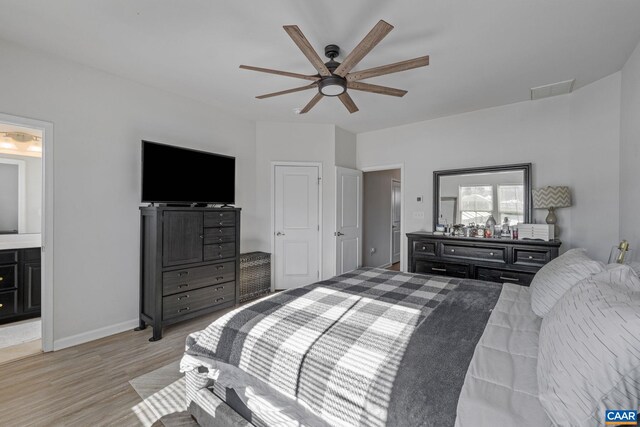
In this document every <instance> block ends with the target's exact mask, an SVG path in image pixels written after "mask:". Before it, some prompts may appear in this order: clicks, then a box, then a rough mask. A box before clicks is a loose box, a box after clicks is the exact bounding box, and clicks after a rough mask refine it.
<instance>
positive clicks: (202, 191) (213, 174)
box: [142, 141, 236, 205]
mask: <svg viewBox="0 0 640 427" xmlns="http://www.w3.org/2000/svg"><path fill="white" fill-rule="evenodd" d="M235 178H236V159H235V157H230V156H223V155H220V154H213V153H207V152H204V151H197V150H191V149H187V148H180V147H174V146H171V145H166V144H158V143H157V142H150V141H142V202H143V203H173V204H191V203H219V204H228V205H232V204H234V203H235Z"/></svg>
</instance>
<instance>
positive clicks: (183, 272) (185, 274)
mask: <svg viewBox="0 0 640 427" xmlns="http://www.w3.org/2000/svg"><path fill="white" fill-rule="evenodd" d="M188 275H189V272H188V271H181V272H180V273H178V277H182V276H188Z"/></svg>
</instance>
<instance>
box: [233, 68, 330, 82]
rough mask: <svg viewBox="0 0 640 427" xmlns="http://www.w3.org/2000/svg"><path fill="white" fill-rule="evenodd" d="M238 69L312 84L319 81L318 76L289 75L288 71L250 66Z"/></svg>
mask: <svg viewBox="0 0 640 427" xmlns="http://www.w3.org/2000/svg"><path fill="white" fill-rule="evenodd" d="M240 68H242V69H243V70H251V71H259V72H261V73H269V74H277V75H279V76H286V77H294V78H296V79H304V80H312V81H314V82H315V81H316V80H320V77H318V76H307V75H305V74H298V73H290V72H289V71H280V70H272V69H271V68H261V67H252V66H251V65H241V66H240Z"/></svg>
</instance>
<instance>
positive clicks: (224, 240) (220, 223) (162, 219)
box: [136, 206, 240, 341]
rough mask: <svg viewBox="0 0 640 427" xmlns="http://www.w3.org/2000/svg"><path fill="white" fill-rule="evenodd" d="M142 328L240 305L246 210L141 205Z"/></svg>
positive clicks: (156, 334)
mask: <svg viewBox="0 0 640 427" xmlns="http://www.w3.org/2000/svg"><path fill="white" fill-rule="evenodd" d="M140 212H141V219H140V222H141V223H140V233H141V237H140V242H141V245H140V246H141V255H140V256H141V258H140V327H139V328H136V330H142V329H144V328H145V327H146V325H147V324H149V325H152V326H153V336H152V338H151V339H150V341H157V340H159V339H161V338H162V327H163V326H166V325H169V324H172V323H177V322H180V321H183V320H187V319H191V318H194V317H197V316H201V315H203V314H207V313H211V312H214V311H218V310H222V309H224V308H227V307H231V306H233V305H235V304H237V302H238V286H237V285H238V283H239V279H238V278H239V272H240V262H239V257H240V209H239V208H190V207H165V206H149V207H141V208H140Z"/></svg>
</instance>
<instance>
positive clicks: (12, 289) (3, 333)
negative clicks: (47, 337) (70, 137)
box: [0, 115, 45, 363]
mask: <svg viewBox="0 0 640 427" xmlns="http://www.w3.org/2000/svg"><path fill="white" fill-rule="evenodd" d="M13 119H15V120H13ZM25 122H26V124H25ZM28 122H31V120H29V119H21V118H13V117H10V116H6V115H2V116H0V363H5V362H8V361H11V360H16V359H20V358H22V357H26V356H29V355H33V354H37V353H40V352H41V351H42V350H43V334H42V332H43V323H42V320H41V317H42V316H41V313H42V295H43V293H42V283H43V276H42V271H43V268H42V267H43V264H42V261H43V260H42V247H43V243H42V242H43V238H42V236H43V232H44V230H43V228H44V224H45V217H44V215H43V213H44V211H45V206H44V201H45V198H44V164H43V143H44V139H45V127H42V126H34V127H31V126H29V125H28Z"/></svg>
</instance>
